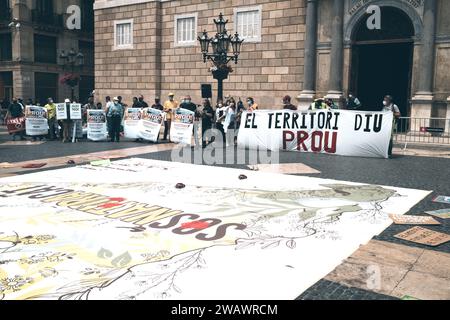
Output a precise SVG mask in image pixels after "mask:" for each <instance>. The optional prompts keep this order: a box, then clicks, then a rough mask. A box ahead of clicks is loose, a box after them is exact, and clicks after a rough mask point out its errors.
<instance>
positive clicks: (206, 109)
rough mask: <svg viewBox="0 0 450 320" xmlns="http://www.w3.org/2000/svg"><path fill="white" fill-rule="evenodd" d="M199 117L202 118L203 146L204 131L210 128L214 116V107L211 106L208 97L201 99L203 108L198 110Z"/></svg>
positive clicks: (203, 142)
mask: <svg viewBox="0 0 450 320" xmlns="http://www.w3.org/2000/svg"><path fill="white" fill-rule="evenodd" d="M200 118H201V119H202V147H203V148H205V147H206V132H207V131H208V130H211V129H212V122H213V118H214V109H213V108H212V106H211V102H210V101H209V99H204V100H203V110H202V111H201V112H200ZM208 142H210V141H208Z"/></svg>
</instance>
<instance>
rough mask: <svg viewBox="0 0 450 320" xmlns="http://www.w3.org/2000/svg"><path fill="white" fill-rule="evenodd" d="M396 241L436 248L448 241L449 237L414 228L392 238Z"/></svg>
mask: <svg viewBox="0 0 450 320" xmlns="http://www.w3.org/2000/svg"><path fill="white" fill-rule="evenodd" d="M394 237H395V238H397V239H402V240H406V241H411V242H415V243H420V244H424V245H427V246H431V247H437V246H439V245H441V244H443V243H446V242H448V241H450V235H448V234H445V233H441V232H436V231H433V230H430V229H426V228H422V227H414V228H411V229H408V230H406V231H404V232H402V233H399V234H397V235H395V236H394Z"/></svg>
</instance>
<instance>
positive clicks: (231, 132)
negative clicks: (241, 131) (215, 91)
mask: <svg viewBox="0 0 450 320" xmlns="http://www.w3.org/2000/svg"><path fill="white" fill-rule="evenodd" d="M223 129H224V131H225V137H226V146H227V147H229V146H231V145H234V144H235V143H236V141H235V138H236V101H235V100H234V98H230V99H229V100H228V103H227V109H226V111H225V120H224V123H223Z"/></svg>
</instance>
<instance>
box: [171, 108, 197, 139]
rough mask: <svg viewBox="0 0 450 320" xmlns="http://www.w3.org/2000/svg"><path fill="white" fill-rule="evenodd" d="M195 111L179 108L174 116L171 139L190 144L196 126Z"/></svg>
mask: <svg viewBox="0 0 450 320" xmlns="http://www.w3.org/2000/svg"><path fill="white" fill-rule="evenodd" d="M194 115H195V113H194V112H192V111H190V110H186V109H181V108H180V109H177V110H176V111H175V112H174V116H173V118H172V126H171V128H170V141H172V142H174V143H181V144H185V145H190V144H191V143H192V132H193V128H194Z"/></svg>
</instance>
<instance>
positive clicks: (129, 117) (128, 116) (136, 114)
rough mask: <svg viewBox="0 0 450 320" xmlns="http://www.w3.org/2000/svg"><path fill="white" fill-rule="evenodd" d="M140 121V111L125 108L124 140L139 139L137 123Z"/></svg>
mask: <svg viewBox="0 0 450 320" xmlns="http://www.w3.org/2000/svg"><path fill="white" fill-rule="evenodd" d="M140 121H141V109H139V108H127V109H126V110H125V121H124V131H125V138H128V139H137V138H139V122H140Z"/></svg>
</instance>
